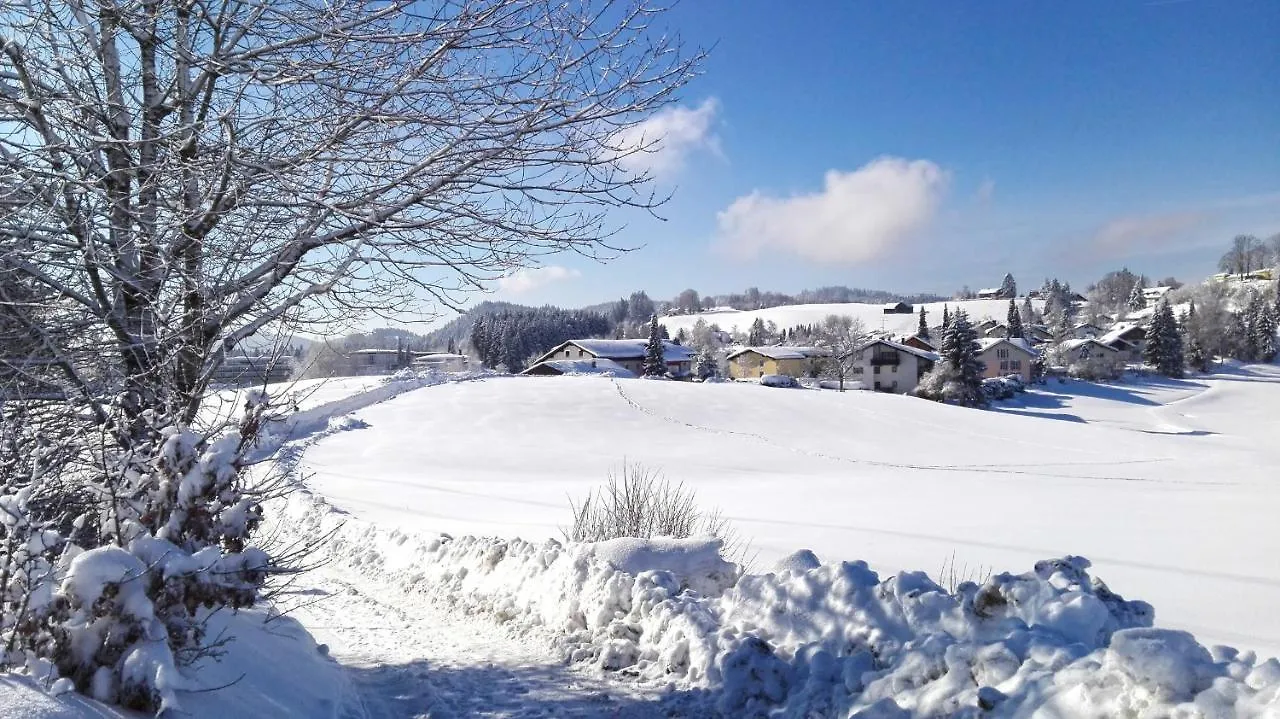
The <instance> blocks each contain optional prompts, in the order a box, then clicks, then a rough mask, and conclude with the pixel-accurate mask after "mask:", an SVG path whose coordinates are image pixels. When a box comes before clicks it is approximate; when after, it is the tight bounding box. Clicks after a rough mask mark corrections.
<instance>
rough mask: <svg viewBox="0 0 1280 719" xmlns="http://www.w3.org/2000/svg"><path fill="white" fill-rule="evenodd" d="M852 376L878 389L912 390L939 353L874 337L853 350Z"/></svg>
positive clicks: (878, 390)
mask: <svg viewBox="0 0 1280 719" xmlns="http://www.w3.org/2000/svg"><path fill="white" fill-rule="evenodd" d="M853 357H854V364H853V367H852V369H851V371H850V378H851V379H852V380H854V381H856V382H861V383H862V385H863V387H866V388H867V389H874V390H876V391H877V392H900V393H902V392H910V391H912V390H914V389H915V388H916V385H918V384H920V378H921V377H923V376H924V373H925V372H928V371H929V370H931V369H933V365H934V363H936V362H937V361H938V354H937V353H936V352H930V351H927V350H921V349H917V348H915V347H912V346H910V345H906V344H900V343H898V342H893V341H891V340H886V339H878V340H872V341H870V342H868V343H866V344H864V345H862V346H861V347H859V348H858V349H856V350H854V356H853Z"/></svg>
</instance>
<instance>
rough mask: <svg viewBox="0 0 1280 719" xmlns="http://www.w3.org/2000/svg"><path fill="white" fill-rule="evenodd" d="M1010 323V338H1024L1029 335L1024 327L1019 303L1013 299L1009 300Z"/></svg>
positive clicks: (1008, 321) (1008, 322)
mask: <svg viewBox="0 0 1280 719" xmlns="http://www.w3.org/2000/svg"><path fill="white" fill-rule="evenodd" d="M1006 322H1007V324H1008V325H1009V337H1010V338H1014V337H1016V338H1018V339H1021V338H1024V337H1026V336H1027V333H1026V331H1025V330H1024V329H1023V327H1022V315H1021V314H1019V312H1018V304H1017V303H1016V302H1014V301H1013V300H1009V316H1008V318H1007V319H1006Z"/></svg>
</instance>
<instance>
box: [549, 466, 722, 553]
mask: <svg viewBox="0 0 1280 719" xmlns="http://www.w3.org/2000/svg"><path fill="white" fill-rule="evenodd" d="M569 507H570V509H571V510H572V512H573V524H572V525H571V526H570V527H569V529H567V530H564V536H565V538H566V539H568V540H569V541H571V542H603V541H607V540H610V539H618V538H621V537H636V538H639V539H650V538H652V537H674V538H676V539H686V538H688V537H696V536H706V537H716V538H719V539H721V540H723V541H724V547H725V549H724V552H725V554H726V556H729V557H733V558H735V561H737V560H741V559H743V557H744V555H745V554H746V549H747V548H746V546H745V543H744V542H742V540H741V539H740V538H739V537H738V536H737V534H736V532H734V531H733V529H732V528H731V527H730V526H729V522H728V520H726V519H725V518H724V516H723V515H721V514H720V512H719V511H718V510H714V511H711V512H704V511H703V510H702V509H700V508H699V507H698V504H697V502H696V501H695V495H694V492H693V490H690V489H686V488H685V486H684V484H683V483H680V482H676V483H674V484H673V483H672V482H670V481H669V480H667V479H666V478H665V477H663V476H662V473H661V472H659V471H656V470H652V469H649V468H648V467H645V466H644V465H643V464H639V463H631V464H624V465H623V467H622V472H621V474H618V473H615V472H610V473H609V478H608V480H607V481H606V482H605V486H604V487H603V488H602V489H600V490H598V491H594V492H588V493H587V496H586V498H585V499H583V500H582V502H581V503H577V502H574V501H573V500H570V501H569ZM739 563H742V562H741V561H740V562H739Z"/></svg>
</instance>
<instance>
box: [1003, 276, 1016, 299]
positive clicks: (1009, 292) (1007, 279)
mask: <svg viewBox="0 0 1280 719" xmlns="http://www.w3.org/2000/svg"><path fill="white" fill-rule="evenodd" d="M1000 296H1001V297H1007V298H1009V299H1013V298H1015V297H1017V296H1018V283H1017V282H1014V281H1013V274H1012V273H1006V274H1005V276H1004V281H1003V282H1001V283H1000Z"/></svg>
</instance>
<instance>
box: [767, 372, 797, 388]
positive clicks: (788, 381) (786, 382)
mask: <svg viewBox="0 0 1280 719" xmlns="http://www.w3.org/2000/svg"><path fill="white" fill-rule="evenodd" d="M760 384H762V385H764V386H765V387H799V386H800V383H799V382H797V381H796V378H795V377H790V376H787V375H785V374H766V375H761V377H760Z"/></svg>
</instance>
